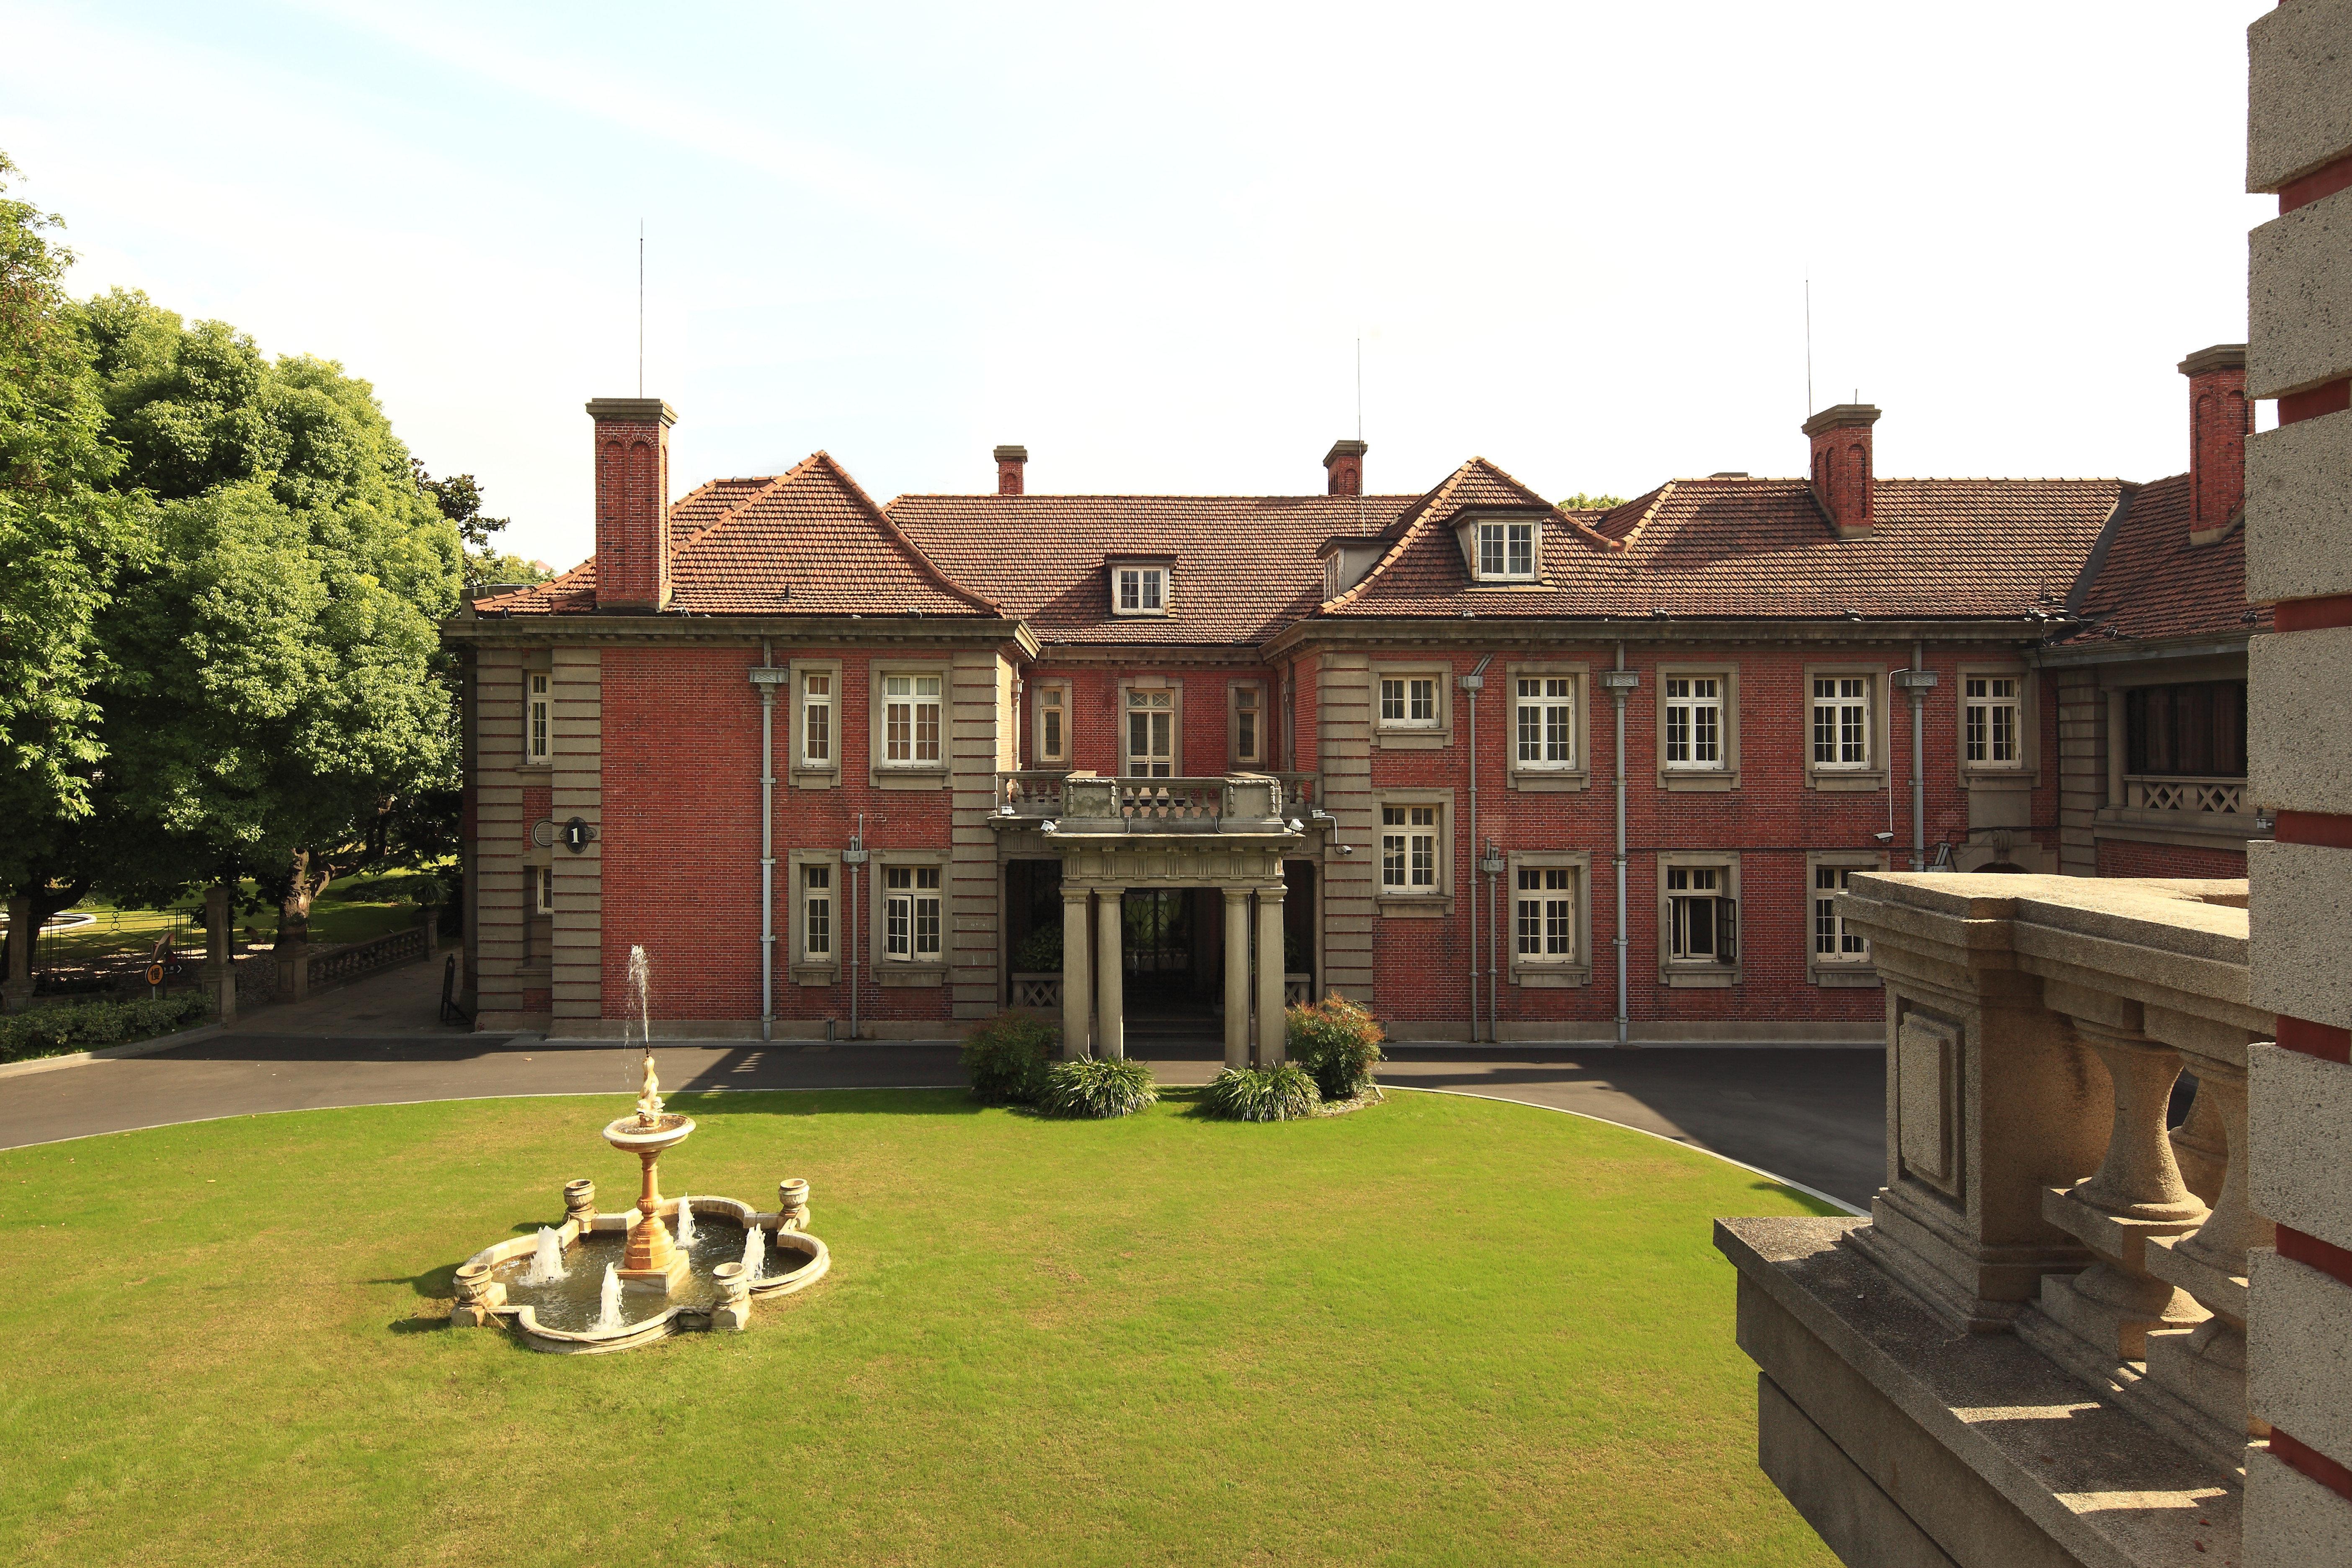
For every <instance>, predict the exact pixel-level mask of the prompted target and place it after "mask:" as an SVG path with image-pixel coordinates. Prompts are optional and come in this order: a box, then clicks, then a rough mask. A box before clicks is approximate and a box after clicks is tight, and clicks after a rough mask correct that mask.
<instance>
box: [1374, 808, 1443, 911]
mask: <svg viewBox="0 0 2352 1568" xmlns="http://www.w3.org/2000/svg"><path fill="white" fill-rule="evenodd" d="M1381 891H1383V892H1391V893H1434V892H1436V891H1437V807H1435V806H1433V805H1384V806H1382V807H1381Z"/></svg>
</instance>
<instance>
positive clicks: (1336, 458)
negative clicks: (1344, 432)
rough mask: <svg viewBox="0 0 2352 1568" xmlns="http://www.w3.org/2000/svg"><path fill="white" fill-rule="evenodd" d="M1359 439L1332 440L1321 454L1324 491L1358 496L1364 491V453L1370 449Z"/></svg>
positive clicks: (1330, 493)
mask: <svg viewBox="0 0 2352 1568" xmlns="http://www.w3.org/2000/svg"><path fill="white" fill-rule="evenodd" d="M1370 450H1371V448H1370V447H1367V446H1365V445H1364V443H1362V442H1361V441H1334V442H1332V443H1331V449H1330V450H1329V451H1328V452H1326V453H1324V454H1323V479H1324V485H1325V490H1324V493H1325V494H1327V495H1335V496H1360V495H1362V494H1363V493H1364V454H1365V453H1366V452H1369V451H1370Z"/></svg>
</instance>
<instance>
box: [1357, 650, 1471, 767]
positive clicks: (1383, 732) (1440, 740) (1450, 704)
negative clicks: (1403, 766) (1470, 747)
mask: <svg viewBox="0 0 2352 1568" xmlns="http://www.w3.org/2000/svg"><path fill="white" fill-rule="evenodd" d="M1417 677H1418V678H1423V679H1430V680H1433V681H1435V682H1436V685H1437V692H1436V695H1437V717H1436V721H1435V722H1433V723H1427V724H1416V723H1414V722H1413V721H1411V720H1410V719H1405V720H1391V719H1383V718H1381V681H1382V680H1383V679H1387V680H1403V681H1407V682H1410V681H1412V679H1415V678H1417ZM1371 681H1372V688H1371V715H1372V744H1373V745H1375V746H1378V747H1380V748H1381V749H1382V750H1385V751H1436V750H1439V749H1441V748H1443V747H1446V746H1450V745H1452V744H1453V743H1454V668H1453V666H1452V665H1450V664H1448V663H1447V662H1446V661H1445V660H1444V659H1381V660H1378V661H1376V662H1374V664H1373V665H1372V671H1371ZM1405 711H1406V712H1407V713H1410V712H1412V686H1411V685H1409V684H1408V685H1407V686H1406V688H1405Z"/></svg>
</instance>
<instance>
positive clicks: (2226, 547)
mask: <svg viewBox="0 0 2352 1568" xmlns="http://www.w3.org/2000/svg"><path fill="white" fill-rule="evenodd" d="M2189 499H2190V498H2189V476H2188V475H2187V474H2175V475H2173V476H2172V477H2171V478H2170V479H2155V480H2151V481H2150V482H2148V483H2147V484H2144V485H2140V486H2138V487H2137V488H2136V489H2135V490H2134V493H2133V495H2132V499H2131V505H2130V506H2129V507H2127V508H2126V509H2125V511H2124V515H2123V516H2122V517H2121V518H2120V519H2119V520H2117V521H2116V529H2115V532H2114V534H2113V535H2112V536H2111V537H2110V538H2109V539H2108V541H2107V547H2106V551H2105V553H2104V555H2102V556H2101V557H2100V558H2099V560H2098V561H2097V562H2096V563H2095V571H2094V573H2093V574H2092V575H2091V579H2090V581H2089V583H2088V584H2086V585H2085V586H2084V590H2083V591H2082V593H2081V595H2080V596H2079V598H2078V599H2077V601H2076V604H2075V613H2076V614H2077V615H2080V616H2083V617H2084V620H2085V621H2086V622H2088V623H2089V624H2088V625H2086V626H2083V627H2082V628H2081V629H2079V630H2077V631H2075V632H2074V633H2073V634H2072V635H2071V636H2069V637H2067V639H2066V640H2067V641H2069V642H2074V643H2081V642H2086V641H2112V640H2124V641H2143V640H2146V641H2157V640H2163V639H2168V638H2173V637H2217V636H2227V635H2231V634H2236V633H2244V632H2255V631H2268V630H2269V629H2270V626H2271V614H2270V608H2269V606H2268V605H2264V606H2262V607H2261V608H2259V609H2256V608H2254V607H2252V606H2250V605H2247V603H2246V531H2245V529H2244V527H2243V526H2242V518H2241V520H2240V525H2239V526H2235V527H2232V528H2231V530H2230V531H2229V533H2228V534H2227V535H2226V536H2224V537H2223V538H2222V539H2221V540H2219V541H2218V542H2214V543H2212V544H2206V545H2192V544H2190V543H2189Z"/></svg>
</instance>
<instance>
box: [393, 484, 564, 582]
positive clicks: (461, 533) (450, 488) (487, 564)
mask: <svg viewBox="0 0 2352 1568" xmlns="http://www.w3.org/2000/svg"><path fill="white" fill-rule="evenodd" d="M408 461H409V466H410V467H411V468H414V469H415V472H416V488H417V489H420V490H423V491H424V492H425V494H426V495H428V496H430V497H432V498H433V502H434V504H435V505H436V506H438V507H439V508H440V509H441V515H442V516H443V517H446V518H447V519H448V520H449V521H450V522H451V523H452V524H453V525H454V526H455V527H456V528H457V538H458V540H459V541H460V542H462V543H463V544H464V545H465V549H466V581H467V582H468V583H544V582H546V581H547V580H548V579H549V578H550V577H551V576H553V575H554V574H553V573H551V572H550V571H548V570H547V568H545V567H544V566H541V565H540V564H539V563H537V562H535V561H526V560H524V559H523V558H522V557H521V556H520V555H509V554H508V553H506V552H504V551H501V550H499V548H498V547H497V545H496V543H495V542H494V541H493V540H492V539H491V537H490V536H491V535H492V534H495V533H497V532H499V531H501V530H502V529H504V528H505V527H506V526H507V524H508V523H509V522H510V521H513V520H512V519H511V518H504V517H486V516H484V515H483V513H482V487H481V486H480V485H479V484H478V483H477V482H476V481H475V479H474V476H473V475H471V474H452V475H451V476H449V478H447V479H435V478H434V477H433V476H432V475H431V474H430V473H427V472H426V471H425V465H424V464H423V463H421V462H418V461H417V460H416V459H415V458H410V459H409V460H408Z"/></svg>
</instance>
